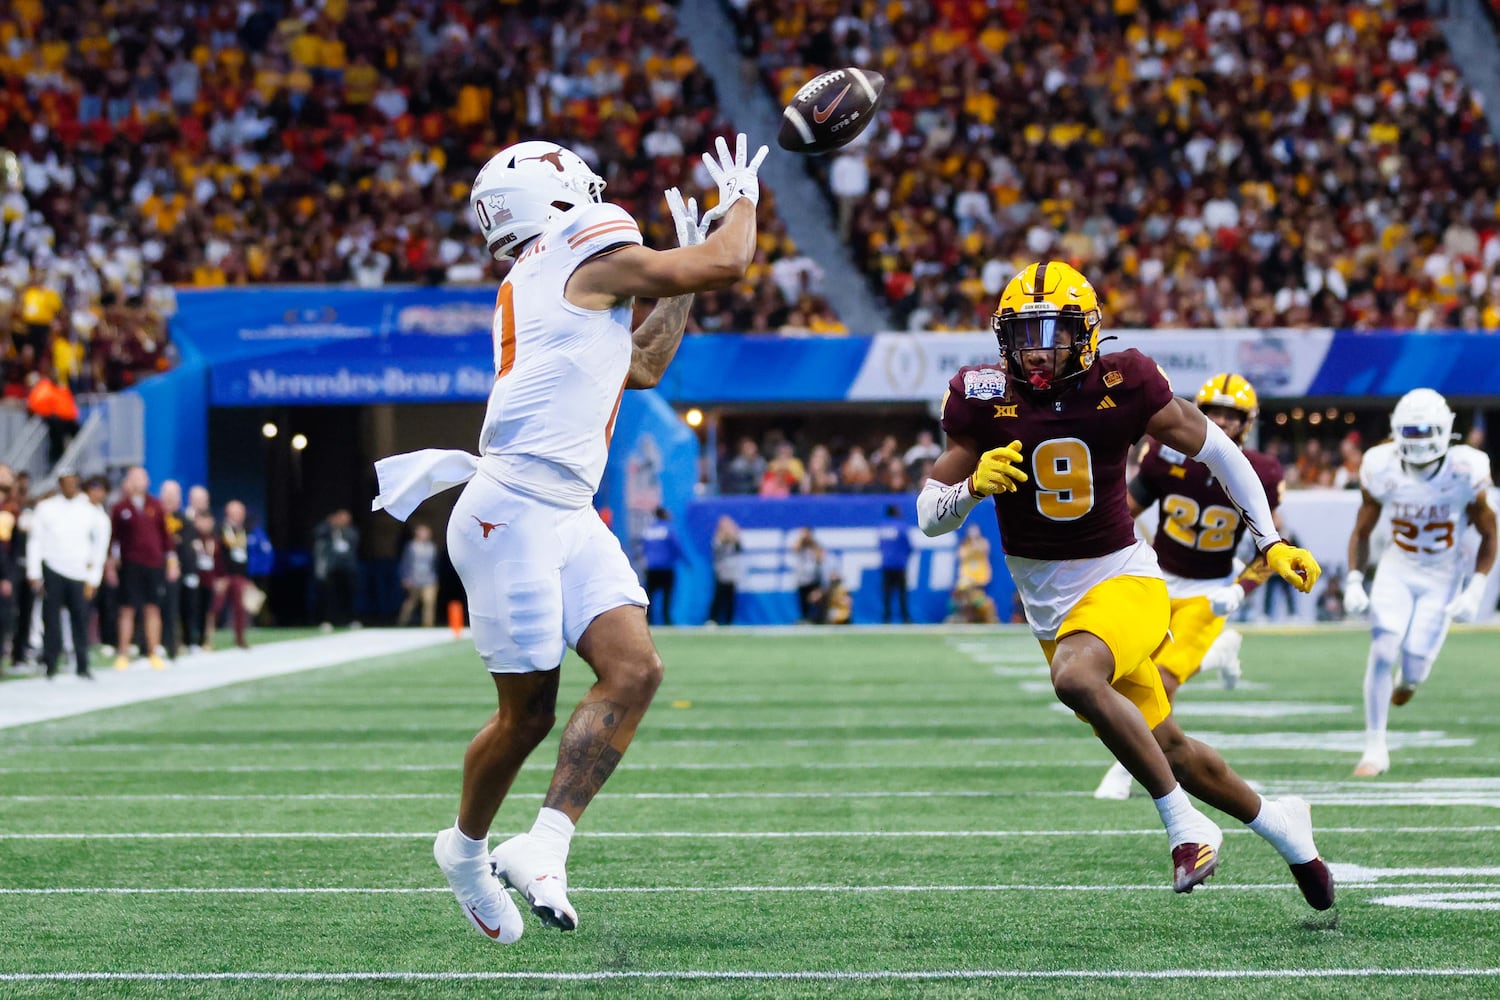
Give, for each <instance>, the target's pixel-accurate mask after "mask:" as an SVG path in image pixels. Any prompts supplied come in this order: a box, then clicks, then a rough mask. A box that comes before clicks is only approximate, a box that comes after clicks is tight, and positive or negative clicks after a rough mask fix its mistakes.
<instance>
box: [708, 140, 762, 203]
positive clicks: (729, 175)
mask: <svg viewBox="0 0 1500 1000" xmlns="http://www.w3.org/2000/svg"><path fill="white" fill-rule="evenodd" d="M715 144H716V146H717V148H718V151H719V154H718V158H717V159H715V157H714V154H713V153H704V154H703V165H704V166H705V167H707V168H708V175H709V176H710V177H712V178H713V179H714V183H715V184H717V185H719V203H718V204H717V205H715V206H714V207H713V208H712V209H711V210H710V211H709V213H708V214H707V215H706V216H704V221H705V222H712V221H713V220H714V219H717V218H718V217H719V216H721V215H723V214H724V213H725V212H727V211H729V206H730V205H733V204H734V203H735V202H737V201H739V200H740V199H741V198H748V199H750V204H752V205H759V204H760V179H759V178H758V177H756V172H757V171H758V170H760V163H761V161H762V160H764V159H765V158H766V154H767V153H769V152H770V151H771V147H769V146H762V147H760V149H758V150H756V152H755V159H753V160H751V159H747V158H746V152H747V147H748V146H749V140H748V139H747V138H746V136H745V133H743V132H741V133H740V134H739V135H738V136H736V137H735V140H734V155H733V156H731V155H730V154H729V144H728V143H726V142H725V141H724V137H723V136H722V135H721V136H719V138H718V139H717V140H716V143H715Z"/></svg>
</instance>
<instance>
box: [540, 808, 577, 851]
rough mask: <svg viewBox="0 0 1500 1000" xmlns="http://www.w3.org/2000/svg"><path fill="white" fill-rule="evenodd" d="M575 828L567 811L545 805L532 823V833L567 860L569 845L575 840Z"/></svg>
mask: <svg viewBox="0 0 1500 1000" xmlns="http://www.w3.org/2000/svg"><path fill="white" fill-rule="evenodd" d="M574 829H575V828H574V826H573V821H572V820H570V819H568V814H567V813H565V812H563V811H562V810H560V809H552V808H550V807H547V806H543V807H542V809H541V811H540V812H538V813H537V814H536V822H535V823H533V824H531V835H532V836H533V837H536V838H537V839H538V840H540V841H542V842H543V843H544V844H546V845H547V846H548V847H550V848H552V849H553V850H555V851H557V852H558V853H560V854H561V855H562V856H563V859H564V860H567V857H568V847H569V846H570V845H571V844H572V842H573V830H574Z"/></svg>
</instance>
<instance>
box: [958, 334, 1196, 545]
mask: <svg viewBox="0 0 1500 1000" xmlns="http://www.w3.org/2000/svg"><path fill="white" fill-rule="evenodd" d="M1011 381H1012V380H1011V379H1010V378H1009V375H1008V373H1007V372H1006V371H1005V370H1004V369H1003V368H1000V367H993V366H987V365H986V366H970V367H965V368H960V369H959V371H958V374H957V375H955V376H953V379H952V380H951V381H950V382H949V383H948V393H947V395H946V396H945V397H944V399H943V430H945V431H947V432H948V433H949V434H953V435H957V436H959V437H963V438H967V439H968V440H969V441H971V442H973V444H974V445H975V447H977V448H978V449H979V451H980V452H981V453H982V452H986V451H988V450H990V449H991V448H998V447H1000V446H1001V445H1007V444H1010V443H1011V442H1012V441H1014V440H1017V439H1020V442H1021V454H1022V456H1023V460H1022V462H1021V466H1022V468H1023V469H1024V470H1025V472H1026V475H1027V476H1028V477H1029V478H1028V480H1027V481H1026V482H1024V483H1021V484H1020V488H1019V489H1017V490H1016V491H1015V492H1014V493H1001V494H999V495H997V496H996V497H995V498H994V499H995V514H996V516H997V517H998V518H999V521H1000V539H1001V541H1002V542H1003V544H1004V546H1005V553H1006V555H1012V556H1022V557H1024V558H1027V559H1050V560H1057V559H1092V558H1096V557H1098V556H1105V555H1109V554H1110V553H1111V552H1118V551H1119V550H1120V549H1123V548H1127V547H1128V546H1130V545H1132V544H1134V543H1135V525H1134V522H1133V520H1132V519H1131V516H1130V507H1129V504H1128V503H1127V502H1126V499H1125V459H1126V456H1127V455H1128V454H1129V452H1130V448H1131V446H1132V445H1133V444H1135V442H1136V441H1138V440H1139V439H1140V438H1141V437H1142V436H1143V435H1144V434H1145V433H1146V424H1147V422H1148V421H1150V419H1151V418H1152V417H1153V416H1155V415H1156V413H1157V411H1158V410H1160V409H1161V408H1162V407H1163V406H1166V405H1167V404H1168V403H1169V402H1171V401H1172V386H1171V384H1170V383H1169V382H1168V381H1167V377H1166V376H1165V375H1163V374H1162V371H1161V369H1160V368H1158V367H1157V366H1156V362H1154V361H1152V360H1151V359H1150V358H1148V357H1146V355H1144V354H1142V353H1141V352H1140V351H1137V350H1133V349H1132V350H1126V351H1119V352H1117V353H1114V354H1106V355H1102V356H1100V357H1099V358H1098V359H1097V360H1096V361H1095V362H1094V363H1093V364H1092V365H1090V366H1089V369H1088V371H1086V372H1085V373H1084V374H1083V377H1082V378H1081V379H1080V380H1079V381H1078V383H1077V384H1076V385H1075V386H1074V387H1073V388H1072V389H1070V390H1068V391H1066V392H1064V393H1062V394H1061V395H1059V396H1057V397H1056V398H1055V399H1053V398H1047V397H1042V396H1034V395H1031V394H1029V393H1027V392H1023V391H1021V390H1019V389H1017V388H1016V387H1015V386H1014V385H1012V384H1010V383H1011Z"/></svg>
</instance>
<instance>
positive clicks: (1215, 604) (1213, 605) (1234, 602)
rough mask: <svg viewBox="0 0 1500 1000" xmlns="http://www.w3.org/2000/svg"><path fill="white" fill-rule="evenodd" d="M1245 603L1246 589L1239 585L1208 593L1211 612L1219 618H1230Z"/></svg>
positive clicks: (1231, 585) (1235, 584)
mask: <svg viewBox="0 0 1500 1000" xmlns="http://www.w3.org/2000/svg"><path fill="white" fill-rule="evenodd" d="M1244 603H1245V588H1244V587H1241V586H1240V585H1239V584H1237V583H1231V584H1230V585H1229V586H1227V587H1220V588H1219V589H1218V590H1211V591H1209V593H1208V607H1209V610H1210V611H1212V612H1213V613H1214V615H1215V616H1217V617H1219V618H1228V617H1229V616H1230V615H1232V614H1234V613H1235V612H1236V611H1238V610H1239V609H1240V605H1241V604H1244Z"/></svg>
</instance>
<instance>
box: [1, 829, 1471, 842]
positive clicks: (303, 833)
mask: <svg viewBox="0 0 1500 1000" xmlns="http://www.w3.org/2000/svg"><path fill="white" fill-rule="evenodd" d="M1224 833H1225V834H1236V835H1238V834H1248V833H1250V830H1249V829H1240V828H1237V827H1229V828H1227V829H1225V830H1224ZM1318 833H1320V834H1329V833H1346V834H1355V835H1365V834H1370V835H1376V836H1390V835H1393V834H1409V833H1500V826H1328V827H1320V828H1319V829H1318ZM432 836H433V831H430V830H420V831H411V832H404V833H397V832H391V831H382V832H370V831H357V830H355V831H339V830H298V831H286V832H281V831H275V830H256V831H249V832H233V831H229V830H204V831H187V830H155V831H143V832H137V833H129V832H122V831H108V832H101V833H82V832H78V831H73V832H70V833H0V840H410V839H413V838H431V837H432ZM575 836H578V837H582V838H585V839H589V840H593V839H595V838H600V839H604V838H609V839H617V840H657V839H660V840H809V839H830V840H836V839H852V840H858V839H868V838H883V839H887V838H889V839H904V838H924V839H968V838H980V839H1001V838H1010V837H1160V836H1162V830H1161V827H1152V828H1149V829H1138V830H1124V829H1121V830H708V831H705V830H636V831H627V830H606V831H597V832H596V831H588V832H580V833H578V834H576V835H575Z"/></svg>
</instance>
